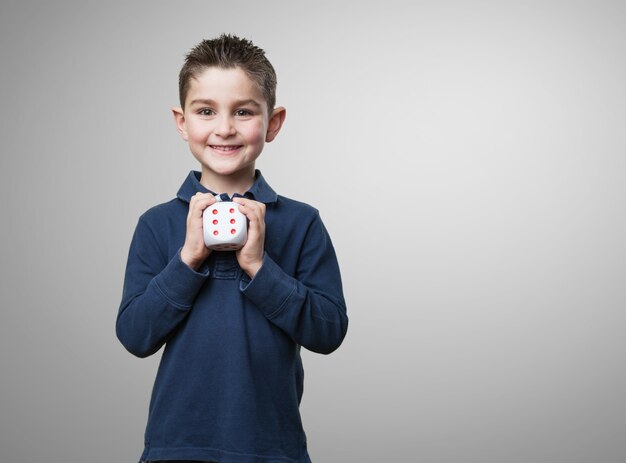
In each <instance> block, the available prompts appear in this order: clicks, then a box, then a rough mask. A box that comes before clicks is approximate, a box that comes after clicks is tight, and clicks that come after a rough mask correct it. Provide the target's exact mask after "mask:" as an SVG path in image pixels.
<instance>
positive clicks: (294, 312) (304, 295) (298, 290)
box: [241, 214, 348, 354]
mask: <svg viewBox="0 0 626 463" xmlns="http://www.w3.org/2000/svg"><path fill="white" fill-rule="evenodd" d="M241 290H242V292H243V294H244V295H245V296H246V297H248V298H249V299H250V300H251V301H252V302H254V304H255V305H256V306H257V307H258V308H259V309H260V310H261V311H262V312H263V313H264V314H265V316H266V317H267V319H268V320H270V321H271V322H272V323H273V324H275V325H276V326H278V327H280V328H281V329H282V330H283V331H285V332H286V333H287V334H288V335H289V336H290V337H291V338H292V339H293V340H294V342H296V343H297V344H299V345H301V346H303V347H305V348H307V349H309V350H311V351H313V352H318V353H323V354H328V353H331V352H332V351H334V350H335V349H337V348H338V347H339V345H340V344H341V343H342V341H343V339H344V337H345V335H346V332H347V328H348V317H347V312H346V304H345V301H344V297H343V290H342V285H341V276H340V272H339V265H338V263H337V258H336V255H335V250H334V248H333V245H332V243H331V240H330V237H329V235H328V232H327V231H326V228H325V227H324V224H323V223H322V220H321V218H320V217H319V215H318V214H316V215H315V217H314V219H313V221H312V222H311V224H310V226H309V228H308V230H307V233H306V236H305V239H304V241H303V243H302V249H301V252H300V254H299V258H298V264H297V270H296V273H295V275H294V276H290V275H289V274H287V273H286V272H285V271H283V269H281V267H280V266H279V265H278V264H277V263H276V262H275V261H274V260H273V259H272V257H270V256H269V255H267V253H266V255H265V257H264V260H263V265H262V267H261V268H260V269H259V271H258V272H257V274H256V275H255V277H254V278H253V279H252V280H251V281H249V282H248V281H242V285H241Z"/></svg>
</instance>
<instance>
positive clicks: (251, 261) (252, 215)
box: [233, 197, 265, 278]
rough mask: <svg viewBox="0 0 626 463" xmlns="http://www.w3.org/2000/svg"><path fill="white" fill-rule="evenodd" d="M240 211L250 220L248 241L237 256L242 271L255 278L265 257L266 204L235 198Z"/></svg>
mask: <svg viewBox="0 0 626 463" xmlns="http://www.w3.org/2000/svg"><path fill="white" fill-rule="evenodd" d="M233 201H234V202H236V203H237V204H239V210H240V211H241V213H242V214H243V215H245V216H246V217H247V218H248V221H249V223H248V240H247V241H246V244H244V246H243V247H242V248H241V249H239V250H238V251H237V252H236V253H235V255H236V256H237V261H238V262H239V266H240V267H241V269H242V270H243V271H244V272H246V273H247V274H248V276H249V277H250V278H254V276H255V275H256V272H258V271H259V269H260V268H261V265H262V264H263V256H264V255H265V204H263V203H260V202H258V201H254V200H252V199H247V198H239V197H237V198H233Z"/></svg>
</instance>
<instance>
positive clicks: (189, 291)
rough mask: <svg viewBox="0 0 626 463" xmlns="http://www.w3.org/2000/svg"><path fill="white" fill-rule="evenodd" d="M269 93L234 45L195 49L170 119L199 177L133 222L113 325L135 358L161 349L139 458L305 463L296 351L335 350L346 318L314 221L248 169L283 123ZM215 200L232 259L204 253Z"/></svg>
mask: <svg viewBox="0 0 626 463" xmlns="http://www.w3.org/2000/svg"><path fill="white" fill-rule="evenodd" d="M275 89H276V76H275V73H274V69H273V67H272V65H271V64H270V63H269V61H268V60H267V58H266V57H265V54H264V52H263V50H261V49H259V48H258V47H256V46H254V45H253V44H252V43H251V42H249V41H248V40H245V39H240V38H238V37H234V36H229V35H222V36H220V37H219V38H217V39H214V40H205V41H203V42H201V43H200V44H199V45H197V46H196V47H195V48H194V49H192V50H191V52H190V53H189V54H188V55H187V58H186V61H185V64H184V66H183V68H182V69H181V72H180V76H179V90H180V105H181V106H180V107H176V108H174V109H173V114H174V120H175V123H176V127H177V129H178V131H179V132H180V134H181V136H182V138H183V139H184V140H185V141H186V142H187V143H188V145H189V148H190V150H191V152H192V154H193V155H194V157H195V158H196V159H197V160H198V161H199V163H200V166H201V171H200V172H195V171H192V172H191V173H190V174H189V176H188V177H187V178H186V179H185V181H184V182H183V184H182V186H181V187H180V189H179V191H178V194H177V197H176V198H175V199H173V200H171V201H169V202H167V203H164V204H161V205H158V206H155V207H153V208H152V209H150V210H148V211H147V212H146V213H144V214H143V215H142V216H141V217H140V219H139V222H138V224H137V228H136V230H135V233H134V236H133V239H132V242H131V246H130V250H129V256H128V263H127V267H126V275H125V280H124V292H123V296H122V302H121V304H120V308H119V312H118V317H117V323H116V331H117V335H118V338H119V339H120V341H121V342H122V344H123V345H124V346H125V347H126V349H128V350H129V351H130V352H131V353H133V354H135V355H137V356H139V357H146V356H149V355H152V354H154V353H155V352H157V351H158V350H159V349H160V348H161V347H162V346H163V345H165V348H164V350H163V355H162V358H161V362H160V365H159V370H158V373H157V377H156V380H155V383H154V388H153V391H152V398H151V401H150V410H149V417H148V424H147V427H146V433H145V446H144V451H143V454H142V457H141V460H142V461H151V462H154V461H177V460H178V461H211V462H219V463H234V462H238V463H248V462H250V463H252V462H265V463H269V462H293V463H305V462H310V458H309V455H308V451H307V445H306V437H305V433H304V430H303V428H302V423H301V419H300V413H299V404H300V400H301V398H302V390H303V368H302V360H301V357H300V347H301V346H303V347H305V348H307V349H309V350H311V351H314V352H319V353H326V354H327V353H330V352H332V351H334V350H335V349H336V348H337V347H339V345H340V344H341V342H342V341H343V338H344V336H345V334H346V330H347V324H348V318H347V315H346V307H345V301H344V298H343V291H342V286H341V278H340V274H339V267H338V264H337V259H336V256H335V252H334V249H333V246H332V243H331V241H330V238H329V236H328V233H327V231H326V229H325V227H324V225H323V223H322V221H321V219H320V216H319V213H318V211H317V210H316V209H314V208H312V207H311V206H308V205H306V204H304V203H300V202H297V201H294V200H291V199H288V198H286V197H283V196H280V195H277V194H276V193H275V192H274V190H273V189H272V188H271V187H270V186H269V184H268V183H267V182H266V181H265V179H264V177H263V176H262V175H261V173H260V172H259V171H258V170H255V161H256V159H257V158H258V157H259V155H260V154H261V152H262V151H263V147H264V145H265V143H266V142H271V141H273V140H274V139H275V137H276V136H277V134H278V133H279V131H280V129H281V127H282V125H283V122H284V120H285V114H286V111H285V109H284V108H282V107H275ZM215 195H222V196H223V197H224V196H228V197H229V198H232V200H233V201H235V202H237V203H238V204H239V206H238V207H239V209H240V211H241V212H242V213H243V214H244V215H245V216H246V217H247V219H248V222H249V225H248V238H247V241H246V243H245V245H244V246H243V247H242V248H241V249H239V250H238V251H211V250H209V249H208V248H207V247H206V246H205V244H204V238H203V225H202V213H203V211H204V210H205V209H206V208H207V207H209V206H210V205H212V204H213V203H214V202H215V201H216V198H215Z"/></svg>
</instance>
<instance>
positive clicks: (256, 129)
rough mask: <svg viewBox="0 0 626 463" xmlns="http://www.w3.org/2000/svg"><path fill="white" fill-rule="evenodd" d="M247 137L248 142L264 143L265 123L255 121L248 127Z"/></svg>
mask: <svg viewBox="0 0 626 463" xmlns="http://www.w3.org/2000/svg"><path fill="white" fill-rule="evenodd" d="M245 137H246V140H247V141H248V143H255V144H258V143H263V142H264V141H265V125H264V124H263V122H261V121H259V122H255V123H254V124H250V125H249V126H248V127H246V131H245Z"/></svg>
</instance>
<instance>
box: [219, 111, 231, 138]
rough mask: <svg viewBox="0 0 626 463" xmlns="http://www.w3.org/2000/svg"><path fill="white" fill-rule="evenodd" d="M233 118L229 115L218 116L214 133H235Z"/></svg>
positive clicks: (224, 135)
mask: <svg viewBox="0 0 626 463" xmlns="http://www.w3.org/2000/svg"><path fill="white" fill-rule="evenodd" d="M233 122H234V121H233V118H232V117H230V116H223V117H220V118H218V120H217V125H216V127H215V134H216V135H218V136H220V137H229V136H231V135H234V134H235V125H234V123H233Z"/></svg>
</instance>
